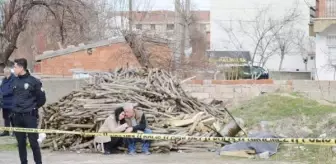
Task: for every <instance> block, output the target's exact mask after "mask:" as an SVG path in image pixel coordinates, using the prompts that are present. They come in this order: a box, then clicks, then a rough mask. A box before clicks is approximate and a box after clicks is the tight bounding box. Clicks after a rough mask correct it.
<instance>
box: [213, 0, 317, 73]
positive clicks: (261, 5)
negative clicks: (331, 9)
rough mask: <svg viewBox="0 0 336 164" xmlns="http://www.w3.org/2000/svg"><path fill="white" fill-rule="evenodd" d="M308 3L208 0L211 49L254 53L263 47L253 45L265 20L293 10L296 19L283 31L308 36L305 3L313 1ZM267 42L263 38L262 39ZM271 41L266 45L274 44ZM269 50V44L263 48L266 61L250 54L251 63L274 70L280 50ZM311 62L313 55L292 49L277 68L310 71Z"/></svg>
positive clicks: (306, 7)
mask: <svg viewBox="0 0 336 164" xmlns="http://www.w3.org/2000/svg"><path fill="white" fill-rule="evenodd" d="M312 2H313V1H311V0H305V1H303V0H300V1H299V0H286V1H283V0H235V1H223V0H211V17H210V20H211V21H210V22H211V37H210V38H211V46H210V47H211V50H214V51H250V53H251V55H253V54H257V53H254V52H255V51H260V49H263V48H264V47H262V46H260V48H259V47H258V46H257V43H258V38H261V36H259V37H258V35H261V34H260V33H262V31H265V29H267V23H269V22H268V20H269V19H273V20H282V19H284V17H285V16H286V14H288V13H290V12H292V11H294V10H296V12H297V13H298V14H299V16H298V18H296V20H295V22H294V23H293V25H292V26H289V27H288V29H285V28H284V29H283V31H285V30H287V31H292V30H293V29H297V30H300V31H302V33H304V35H305V36H307V37H309V27H308V24H309V21H310V18H309V4H310V3H311V4H314V3H312ZM258 21H259V22H258ZM274 22H275V21H274ZM271 32H272V31H271ZM291 35H294V34H291ZM269 36H270V35H267V36H265V38H266V37H269ZM267 41H268V40H267V38H266V39H265V40H264V42H267ZM273 42H274V41H272V42H271V43H270V45H272V44H275V42H274V43H273ZM262 44H265V45H267V44H266V43H261V44H259V45H262ZM256 47H258V48H256ZM273 50H274V48H273V46H269V48H265V50H264V52H266V53H265V54H267V53H268V52H270V53H269V54H270V55H268V56H264V57H267V60H266V59H263V58H262V57H261V56H259V57H258V55H256V57H255V58H253V57H252V59H253V64H254V65H264V67H265V68H267V69H268V70H276V71H278V70H279V65H280V59H281V58H280V51H274V52H272V51H273ZM271 53H272V54H271ZM265 61H266V62H265ZM314 64H315V56H314V55H313V54H312V53H308V52H305V53H303V52H302V51H301V49H300V48H295V49H294V50H291V51H290V52H287V55H285V58H284V60H283V63H282V68H281V70H282V71H314Z"/></svg>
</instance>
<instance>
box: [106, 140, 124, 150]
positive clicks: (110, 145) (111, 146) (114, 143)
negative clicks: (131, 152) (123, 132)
mask: <svg viewBox="0 0 336 164" xmlns="http://www.w3.org/2000/svg"><path fill="white" fill-rule="evenodd" d="M122 144H123V139H122V138H111V141H110V142H105V143H104V151H105V152H110V153H113V152H117V151H118V147H119V146H122Z"/></svg>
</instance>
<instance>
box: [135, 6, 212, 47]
mask: <svg viewBox="0 0 336 164" xmlns="http://www.w3.org/2000/svg"><path fill="white" fill-rule="evenodd" d="M191 15H192V17H193V26H196V28H197V29H198V30H199V31H200V32H203V33H204V35H206V38H207V42H208V47H209V48H210V11H191ZM175 20H176V16H175V12H174V11H169V10H160V11H139V12H135V14H134V15H133V29H134V30H140V31H147V32H152V33H155V34H158V35H163V36H166V37H168V38H171V39H173V37H174V36H175V35H174V32H175V31H174V30H175Z"/></svg>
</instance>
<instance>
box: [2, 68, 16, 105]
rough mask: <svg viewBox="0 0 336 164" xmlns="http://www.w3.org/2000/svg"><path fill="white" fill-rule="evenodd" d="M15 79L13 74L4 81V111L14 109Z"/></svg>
mask: <svg viewBox="0 0 336 164" xmlns="http://www.w3.org/2000/svg"><path fill="white" fill-rule="evenodd" d="M15 78H16V77H15V75H13V74H12V75H10V77H9V78H8V79H7V78H6V77H4V78H3V79H2V83H1V86H0V89H1V92H2V98H3V104H2V108H3V109H7V110H8V109H12V108H13V81H14V79H15Z"/></svg>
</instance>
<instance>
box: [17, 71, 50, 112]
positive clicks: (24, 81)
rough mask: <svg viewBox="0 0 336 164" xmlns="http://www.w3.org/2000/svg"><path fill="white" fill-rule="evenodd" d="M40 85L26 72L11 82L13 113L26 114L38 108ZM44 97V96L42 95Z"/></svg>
mask: <svg viewBox="0 0 336 164" xmlns="http://www.w3.org/2000/svg"><path fill="white" fill-rule="evenodd" d="M41 91H43V89H42V83H41V82H40V80H38V79H36V78H35V77H33V76H31V75H30V74H29V73H28V72H27V73H26V74H25V75H22V76H18V77H17V78H15V80H14V81H13V95H14V97H13V112H16V113H28V112H32V111H33V110H35V109H38V108H40V107H41V106H42V105H43V104H42V105H41V103H39V101H41V100H40V99H42V98H41ZM44 96H45V95H44Z"/></svg>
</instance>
